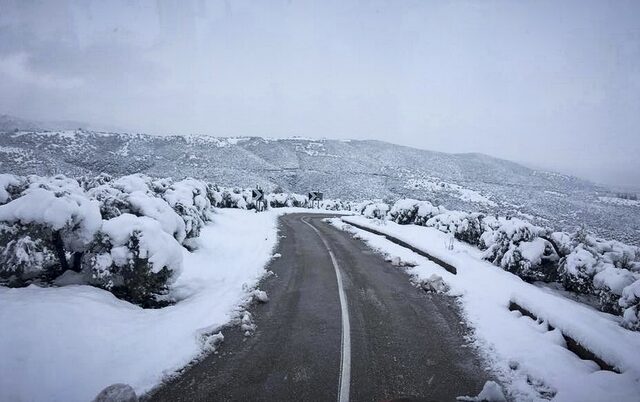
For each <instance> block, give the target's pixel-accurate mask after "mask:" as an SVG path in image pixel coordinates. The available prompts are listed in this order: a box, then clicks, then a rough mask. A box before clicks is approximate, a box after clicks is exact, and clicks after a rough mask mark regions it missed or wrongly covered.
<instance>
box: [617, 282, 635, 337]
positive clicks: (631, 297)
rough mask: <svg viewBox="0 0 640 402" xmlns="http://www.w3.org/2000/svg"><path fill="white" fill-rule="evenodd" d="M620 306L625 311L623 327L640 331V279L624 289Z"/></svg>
mask: <svg viewBox="0 0 640 402" xmlns="http://www.w3.org/2000/svg"><path fill="white" fill-rule="evenodd" d="M618 304H619V305H620V307H621V308H622V309H624V312H623V314H622V325H623V326H624V327H625V328H628V329H631V330H634V331H640V279H639V280H637V281H635V282H634V283H632V284H631V285H629V286H627V287H625V288H624V289H622V297H620V300H618Z"/></svg>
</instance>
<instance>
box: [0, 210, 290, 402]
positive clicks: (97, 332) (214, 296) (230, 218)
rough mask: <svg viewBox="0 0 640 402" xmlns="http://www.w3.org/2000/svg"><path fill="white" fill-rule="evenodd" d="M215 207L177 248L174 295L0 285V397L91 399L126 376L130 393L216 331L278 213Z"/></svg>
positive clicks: (239, 299) (264, 254) (256, 264)
mask: <svg viewBox="0 0 640 402" xmlns="http://www.w3.org/2000/svg"><path fill="white" fill-rule="evenodd" d="M292 211H295V209H280V210H275V211H268V212H265V213H259V214H256V213H254V212H253V211H244V210H234V209H219V210H216V212H217V213H216V215H215V217H214V220H213V222H212V223H210V224H208V225H207V226H206V227H205V228H204V229H203V230H202V233H201V235H200V237H199V238H198V239H197V242H198V244H199V249H198V250H197V251H195V252H193V253H191V252H188V251H186V249H184V269H183V272H182V274H181V275H180V276H179V277H178V279H177V281H176V282H175V284H173V286H172V289H171V292H172V294H173V295H174V296H176V297H177V298H178V299H179V301H178V302H177V303H176V304H174V305H172V306H169V307H165V308H162V309H142V308H140V307H138V306H136V305H133V304H131V303H128V302H126V301H123V300H120V299H117V298H116V297H114V296H113V295H112V294H111V293H109V292H108V291H105V290H101V289H98V288H95V287H91V286H80V285H75V286H74V285H70V286H64V287H59V288H56V287H51V288H40V287H37V286H35V285H31V286H29V287H27V288H15V289H11V288H6V287H0V322H1V323H2V325H1V326H0V356H2V357H1V358H0V401H65V402H73V401H83V402H86V401H89V400H91V399H92V398H93V397H95V396H96V394H97V393H98V392H99V391H100V390H101V389H103V388H104V387H106V386H108V385H110V384H113V383H128V384H130V385H132V386H133V388H134V389H135V390H136V392H137V393H138V394H140V393H143V392H145V391H148V390H149V389H151V388H152V387H154V386H155V385H157V384H159V383H160V382H161V381H162V379H163V377H165V376H167V375H170V374H171V373H173V372H175V371H176V370H178V369H180V368H181V367H184V366H185V365H186V364H188V363H189V362H190V361H191V360H193V359H194V358H196V357H198V356H199V355H200V354H201V353H202V352H203V350H207V349H208V348H210V347H211V346H212V345H213V343H214V342H215V341H216V340H217V339H219V336H217V335H216V334H217V333H218V332H219V329H220V327H222V326H224V325H225V324H227V323H228V322H229V321H230V320H232V319H233V318H234V317H236V316H237V315H238V314H239V311H240V309H241V307H240V306H241V305H243V304H245V303H248V302H249V301H250V300H251V292H252V290H253V288H254V287H255V286H256V284H257V283H258V281H259V279H260V278H261V277H262V276H263V275H264V274H265V272H266V271H265V267H266V265H267V264H268V262H269V261H270V259H271V256H272V253H273V249H274V247H275V246H276V243H277V216H278V215H280V214H282V213H285V212H292Z"/></svg>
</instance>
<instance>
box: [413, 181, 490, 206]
mask: <svg viewBox="0 0 640 402" xmlns="http://www.w3.org/2000/svg"><path fill="white" fill-rule="evenodd" d="M405 188H408V189H411V190H413V189H423V190H428V191H432V192H434V193H437V192H442V191H445V192H449V193H450V195H452V196H455V197H457V198H459V199H460V200H462V201H466V202H475V203H478V204H484V205H487V206H491V207H495V206H497V205H498V204H496V203H495V202H494V201H492V200H490V199H489V198H487V197H485V196H483V195H482V194H480V193H479V192H477V191H475V190H471V189H468V188H464V187H462V186H459V185H457V184H453V183H447V182H444V181H440V180H438V179H436V178H428V179H409V180H407V182H406V184H405Z"/></svg>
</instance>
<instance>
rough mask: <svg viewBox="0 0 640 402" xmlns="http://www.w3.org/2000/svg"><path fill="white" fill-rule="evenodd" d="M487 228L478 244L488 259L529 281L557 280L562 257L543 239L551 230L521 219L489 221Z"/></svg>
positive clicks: (485, 225) (484, 256)
mask: <svg viewBox="0 0 640 402" xmlns="http://www.w3.org/2000/svg"><path fill="white" fill-rule="evenodd" d="M484 227H485V228H486V230H485V231H484V232H483V233H482V235H481V236H480V238H479V241H478V244H479V246H480V248H483V249H485V251H484V253H483V258H484V259H486V260H489V261H491V262H492V263H493V264H495V265H498V266H499V267H501V268H503V269H505V270H507V271H509V272H512V273H514V274H516V275H518V276H520V277H521V278H523V279H525V280H528V281H535V280H542V281H552V280H555V279H556V276H557V270H556V269H555V264H554V263H555V262H557V261H558V258H559V257H558V255H557V254H556V253H555V250H554V249H553V246H552V245H551V244H550V243H549V242H548V241H547V240H544V239H543V238H542V237H546V236H547V235H548V233H549V231H548V230H547V229H545V228H541V227H538V226H534V225H532V224H531V223H529V222H527V221H524V220H521V219H517V218H512V219H506V218H498V219H496V220H493V221H492V220H489V221H488V222H487V223H486V224H484Z"/></svg>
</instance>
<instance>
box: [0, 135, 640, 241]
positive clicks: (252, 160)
mask: <svg viewBox="0 0 640 402" xmlns="http://www.w3.org/2000/svg"><path fill="white" fill-rule="evenodd" d="M0 171H2V172H7V173H15V174H33V173H36V174H41V175H50V174H55V173H64V174H66V175H74V176H77V175H85V174H87V175H96V174H98V173H101V172H107V173H111V174H114V175H124V174H130V173H136V172H142V173H146V174H149V175H151V176H159V177H166V176H172V177H174V178H182V177H187V176H191V177H196V178H201V179H206V180H208V181H211V182H215V183H217V184H220V185H223V186H243V187H247V186H254V185H256V184H258V185H261V186H263V187H264V188H267V189H272V188H275V187H276V186H280V187H282V188H283V190H284V191H291V192H297V193H303V194H304V193H306V192H307V191H309V190H312V189H320V190H323V192H324V193H325V195H326V196H328V197H331V198H342V199H351V200H357V199H367V198H390V199H393V198H400V197H410V198H419V199H429V200H431V201H432V202H434V203H435V204H442V205H444V206H446V207H448V208H452V209H468V210H485V211H489V212H493V211H495V212H500V213H501V214H514V215H522V214H524V216H533V217H535V218H536V219H541V220H545V221H544V222H545V224H546V225H548V226H553V227H555V228H557V229H574V228H575V227H576V226H578V225H580V224H584V225H586V226H587V227H589V228H591V229H592V230H594V231H596V232H597V233H598V234H599V235H601V236H603V237H606V238H615V239H619V240H622V241H625V242H628V243H634V244H638V243H640V232H639V231H638V229H636V228H638V227H640V216H639V215H638V214H637V213H634V212H635V209H634V207H633V206H628V205H624V204H615V203H605V202H600V199H599V197H603V196H609V195H611V194H610V193H609V191H608V190H607V189H605V188H601V187H598V186H596V185H594V184H591V183H589V182H586V181H584V180H580V179H577V178H575V177H571V176H566V175H561V174H557V173H550V172H543V171H536V170H532V169H529V168H526V167H524V166H521V165H518V164H516V163H513V162H509V161H505V160H501V159H497V158H492V157H489V156H486V155H482V154H447V153H439V152H432V151H426V150H419V149H415V148H409V147H403V146H399V145H394V144H389V143H384V142H379V141H343V140H313V139H302V138H289V139H277V140H276V139H265V138H258V137H250V138H249V137H247V138H215V137H199V136H168V137H158V136H150V135H142V134H114V133H102V132H91V131H57V132H56V131H46V132H26V131H17V132H16V131H13V132H7V133H4V134H0ZM632 209H633V210H632Z"/></svg>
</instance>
